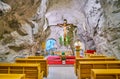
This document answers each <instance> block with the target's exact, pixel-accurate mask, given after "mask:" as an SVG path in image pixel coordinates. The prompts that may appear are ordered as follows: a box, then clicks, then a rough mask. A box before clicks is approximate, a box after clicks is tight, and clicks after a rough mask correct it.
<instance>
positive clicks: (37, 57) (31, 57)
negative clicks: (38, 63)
mask: <svg viewBox="0 0 120 79" xmlns="http://www.w3.org/2000/svg"><path fill="white" fill-rule="evenodd" d="M27 58H28V59H44V56H29V57H27Z"/></svg>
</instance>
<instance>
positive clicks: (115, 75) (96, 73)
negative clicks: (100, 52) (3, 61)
mask: <svg viewBox="0 0 120 79" xmlns="http://www.w3.org/2000/svg"><path fill="white" fill-rule="evenodd" d="M91 79H120V69H91Z"/></svg>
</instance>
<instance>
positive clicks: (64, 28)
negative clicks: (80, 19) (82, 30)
mask: <svg viewBox="0 0 120 79" xmlns="http://www.w3.org/2000/svg"><path fill="white" fill-rule="evenodd" d="M57 25H58V26H60V27H63V30H64V40H65V39H66V36H67V28H68V27H71V26H73V24H67V20H66V19H64V22H63V24H57Z"/></svg>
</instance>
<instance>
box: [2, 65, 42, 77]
mask: <svg viewBox="0 0 120 79" xmlns="http://www.w3.org/2000/svg"><path fill="white" fill-rule="evenodd" d="M40 72H41V68H40V64H18V63H0V74H25V75H26V76H25V77H26V79H41V74H40Z"/></svg>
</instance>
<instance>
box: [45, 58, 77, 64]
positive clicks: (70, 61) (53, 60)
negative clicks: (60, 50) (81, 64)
mask: <svg viewBox="0 0 120 79" xmlns="http://www.w3.org/2000/svg"><path fill="white" fill-rule="evenodd" d="M47 60H48V64H50V65H60V64H62V61H61V59H60V57H59V56H48V58H47ZM74 62H75V56H66V63H65V64H67V65H69V64H74Z"/></svg>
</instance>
